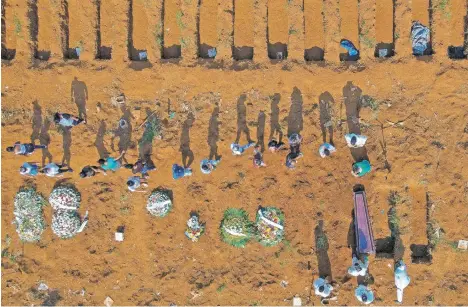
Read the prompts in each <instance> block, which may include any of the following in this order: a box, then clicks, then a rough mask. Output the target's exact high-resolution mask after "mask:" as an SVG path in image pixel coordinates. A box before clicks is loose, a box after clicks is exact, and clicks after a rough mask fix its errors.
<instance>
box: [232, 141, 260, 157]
mask: <svg viewBox="0 0 468 307" xmlns="http://www.w3.org/2000/svg"><path fill="white" fill-rule="evenodd" d="M253 146H255V142H250V143H248V144H247V145H244V146H241V145H239V144H237V143H232V144H231V151H232V154H233V155H234V156H240V155H242V154H243V153H244V151H245V150H246V149H247V148H250V147H253Z"/></svg>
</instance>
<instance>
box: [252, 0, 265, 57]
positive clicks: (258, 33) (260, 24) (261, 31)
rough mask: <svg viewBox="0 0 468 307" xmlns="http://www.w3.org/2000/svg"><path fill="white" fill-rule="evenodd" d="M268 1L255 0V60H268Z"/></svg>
mask: <svg viewBox="0 0 468 307" xmlns="http://www.w3.org/2000/svg"><path fill="white" fill-rule="evenodd" d="M267 7H268V5H267V2H266V1H255V2H254V18H255V19H254V21H255V22H254V55H255V61H256V62H259V63H262V62H266V61H268V39H267V37H268V33H267V31H268V17H267Z"/></svg>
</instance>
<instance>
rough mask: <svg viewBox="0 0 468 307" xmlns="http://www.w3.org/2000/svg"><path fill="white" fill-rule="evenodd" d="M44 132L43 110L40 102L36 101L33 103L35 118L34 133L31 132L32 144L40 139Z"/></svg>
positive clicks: (33, 121) (33, 119)
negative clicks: (42, 131)
mask: <svg viewBox="0 0 468 307" xmlns="http://www.w3.org/2000/svg"><path fill="white" fill-rule="evenodd" d="M41 130H42V108H41V106H40V105H39V102H38V101H37V100H35V101H34V102H33V118H32V132H31V143H34V142H35V141H36V140H38V139H40V134H41Z"/></svg>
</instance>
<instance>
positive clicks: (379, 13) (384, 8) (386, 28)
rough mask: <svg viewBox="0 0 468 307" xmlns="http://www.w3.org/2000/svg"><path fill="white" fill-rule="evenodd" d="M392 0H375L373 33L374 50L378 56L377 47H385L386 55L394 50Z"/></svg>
mask: <svg viewBox="0 0 468 307" xmlns="http://www.w3.org/2000/svg"><path fill="white" fill-rule="evenodd" d="M393 2H394V0H379V1H377V2H376V5H377V8H376V17H375V34H376V43H377V46H376V51H375V56H378V50H379V49H386V50H387V52H388V53H387V54H388V55H392V54H393V53H394V50H395V44H394V37H393V35H394V33H393V31H394V14H395V12H394V6H393Z"/></svg>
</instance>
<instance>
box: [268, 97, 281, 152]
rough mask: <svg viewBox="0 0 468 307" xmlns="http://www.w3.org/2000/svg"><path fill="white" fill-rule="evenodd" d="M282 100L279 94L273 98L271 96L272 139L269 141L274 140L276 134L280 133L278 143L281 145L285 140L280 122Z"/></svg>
mask: <svg viewBox="0 0 468 307" xmlns="http://www.w3.org/2000/svg"><path fill="white" fill-rule="evenodd" d="M280 100H281V95H280V94H278V93H275V94H274V95H273V96H270V101H271V103H270V109H271V114H270V137H269V140H272V139H273V137H274V135H275V133H278V136H279V140H278V143H280V142H281V141H282V140H283V130H282V129H281V125H280V122H279V113H280V109H279V102H280Z"/></svg>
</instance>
